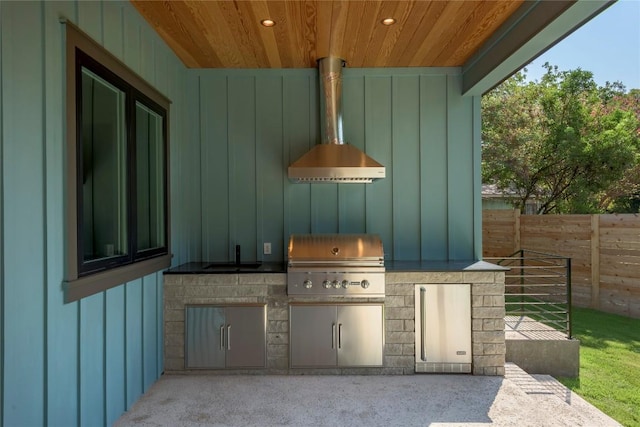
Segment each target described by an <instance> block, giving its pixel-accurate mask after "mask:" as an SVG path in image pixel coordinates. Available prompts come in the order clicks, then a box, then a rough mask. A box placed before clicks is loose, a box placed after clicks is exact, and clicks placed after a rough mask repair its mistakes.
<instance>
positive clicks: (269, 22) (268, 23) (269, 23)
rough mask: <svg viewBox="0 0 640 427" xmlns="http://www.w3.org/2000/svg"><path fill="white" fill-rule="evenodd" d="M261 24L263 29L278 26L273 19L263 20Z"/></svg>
mask: <svg viewBox="0 0 640 427" xmlns="http://www.w3.org/2000/svg"><path fill="white" fill-rule="evenodd" d="M260 23H261V24H262V26H263V27H273V26H274V25H276V21H274V20H272V19H263V20H262V21H260Z"/></svg>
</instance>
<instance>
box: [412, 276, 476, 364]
mask: <svg viewBox="0 0 640 427" xmlns="http://www.w3.org/2000/svg"><path fill="white" fill-rule="evenodd" d="M415 295H416V337H417V339H416V360H417V361H419V360H422V361H423V362H430V363H458V364H470V363H471V285H468V284H436V285H432V284H424V285H422V284H421V285H416V291H415Z"/></svg>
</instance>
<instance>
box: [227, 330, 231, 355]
mask: <svg viewBox="0 0 640 427" xmlns="http://www.w3.org/2000/svg"><path fill="white" fill-rule="evenodd" d="M227 350H231V325H227Z"/></svg>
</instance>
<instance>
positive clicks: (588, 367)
mask: <svg viewBox="0 0 640 427" xmlns="http://www.w3.org/2000/svg"><path fill="white" fill-rule="evenodd" d="M573 331H574V333H573V335H574V336H575V337H576V338H577V339H579V340H580V377H579V378H560V379H559V380H560V381H561V382H562V383H563V384H564V385H565V386H566V387H568V388H570V389H571V390H572V391H574V392H575V393H577V394H579V395H580V396H582V397H583V398H584V399H586V400H587V401H589V402H590V403H591V404H593V405H594V406H596V407H597V408H598V409H600V410H601V411H603V412H604V413H606V414H607V415H609V416H610V417H612V418H614V419H615V420H616V421H618V422H620V423H621V424H622V425H625V426H638V425H640V393H639V392H638V391H639V390H640V319H632V318H628V317H623V316H617V315H615V314H608V313H603V312H600V311H596V310H591V309H586V308H574V309H573Z"/></svg>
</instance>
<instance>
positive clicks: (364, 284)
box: [360, 280, 369, 289]
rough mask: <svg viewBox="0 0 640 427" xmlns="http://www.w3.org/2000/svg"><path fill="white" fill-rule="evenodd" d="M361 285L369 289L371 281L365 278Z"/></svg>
mask: <svg viewBox="0 0 640 427" xmlns="http://www.w3.org/2000/svg"><path fill="white" fill-rule="evenodd" d="M360 286H362V287H363V288H364V289H367V288H368V287H369V281H368V280H363V281H362V282H360Z"/></svg>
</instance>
